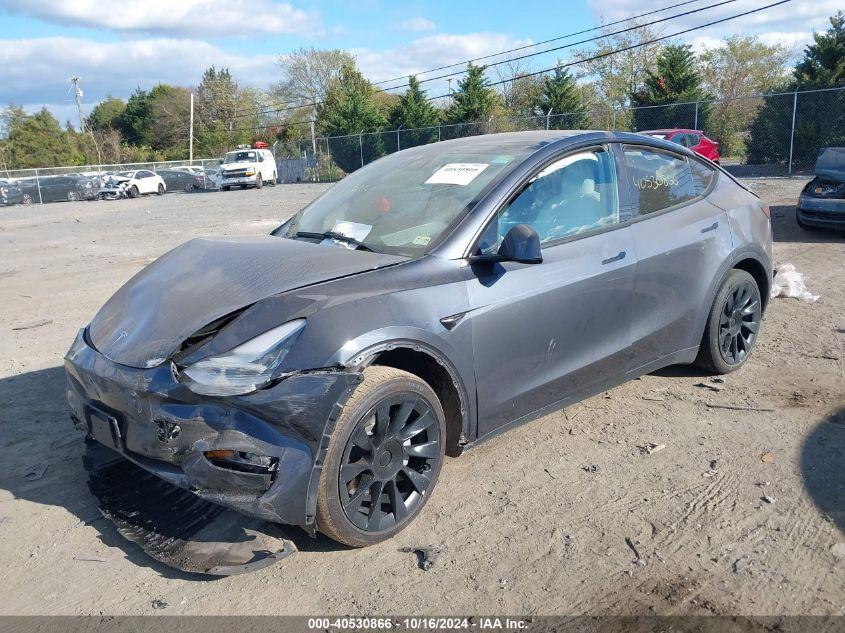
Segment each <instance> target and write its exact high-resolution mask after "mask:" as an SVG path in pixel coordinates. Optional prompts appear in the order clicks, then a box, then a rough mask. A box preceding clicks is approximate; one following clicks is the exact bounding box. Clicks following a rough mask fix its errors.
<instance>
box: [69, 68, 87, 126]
mask: <svg viewBox="0 0 845 633" xmlns="http://www.w3.org/2000/svg"><path fill="white" fill-rule="evenodd" d="M70 83H72V84H73V92H74V94H75V95H76V111H77V112H78V113H79V129H80V131H82V132H84V131H85V120H84V119H83V118H82V88H80V87H79V77H77V76H76V75H74V76H73V77H71V78H70Z"/></svg>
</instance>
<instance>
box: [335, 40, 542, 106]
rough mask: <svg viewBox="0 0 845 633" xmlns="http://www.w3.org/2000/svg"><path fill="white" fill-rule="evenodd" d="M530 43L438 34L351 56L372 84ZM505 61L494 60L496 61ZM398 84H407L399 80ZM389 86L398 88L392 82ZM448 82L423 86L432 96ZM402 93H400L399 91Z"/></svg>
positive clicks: (363, 51)
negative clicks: (386, 48)
mask: <svg viewBox="0 0 845 633" xmlns="http://www.w3.org/2000/svg"><path fill="white" fill-rule="evenodd" d="M530 43H531V40H521V39H514V38H513V37H511V36H510V35H505V34H502V33H467V34H464V35H451V34H446V33H442V34H437V35H429V36H426V37H422V38H419V39H416V40H413V41H412V42H410V43H409V44H407V45H405V46H401V47H397V48H394V49H391V50H386V51H373V50H370V49H365V48H360V49H354V50H353V51H352V53H353V54H354V55H355V57H356V59H357V60H358V66H359V68H361V71H362V72H363V73H364V75H365V76H366V77H368V78H369V79H371V80H372V81H383V80H385V79H393V78H394V77H403V78H404V77H407V76H408V75H413V74H417V73H420V72H421V71H423V70H427V69H429V68H436V67H438V66H445V65H447V64H454V63H456V62H461V61H464V60H468V59H473V58H477V57H482V56H484V55H490V54H493V53H498V52H499V51H503V50H507V49H510V48H515V47H517V46H523V45H526V44H530ZM499 59H502V58H494V59H491V60H490V61H497V60H499ZM462 69H463V67H462V66H457V67H455V68H450V69H448V70H444V71H438V72H436V73H429V74H427V75H424V76H421V77H420V78H421V79H425V78H426V77H433V76H437V75H443V74H447V73H450V72H458V71H460V70H462ZM397 83H405V82H404V81H400V82H397ZM388 85H395V84H393V83H389V84H388ZM445 86H446V82H445V80H443V81H439V82H430V83H424V84H423V88H424V89H426V90H428V91H429V92H430V93H431V94H432V96H435V93H437V92H438V91H443V89H444V87H445ZM400 92H401V91H400Z"/></svg>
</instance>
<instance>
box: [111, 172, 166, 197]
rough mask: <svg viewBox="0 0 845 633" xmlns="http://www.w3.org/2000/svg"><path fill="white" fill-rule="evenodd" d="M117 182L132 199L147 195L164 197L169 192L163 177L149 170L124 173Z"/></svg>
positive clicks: (118, 176) (119, 175)
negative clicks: (152, 194)
mask: <svg viewBox="0 0 845 633" xmlns="http://www.w3.org/2000/svg"><path fill="white" fill-rule="evenodd" d="M124 179H125V180H124ZM115 180H117V181H118V182H120V183H121V184H122V185H123V188H124V190H125V191H126V195H127V196H128V197H130V198H137V197H138V196H142V195H144V194H147V193H154V194H157V195H159V196H163V195H164V192H165V191H167V185H166V184H164V180H163V179H162V177H161V176H159V175H158V174H157V173H155V172H152V171H149V170H147V169H139V170H137V171H122V172H120V173H119V174H118V175H117V178H115Z"/></svg>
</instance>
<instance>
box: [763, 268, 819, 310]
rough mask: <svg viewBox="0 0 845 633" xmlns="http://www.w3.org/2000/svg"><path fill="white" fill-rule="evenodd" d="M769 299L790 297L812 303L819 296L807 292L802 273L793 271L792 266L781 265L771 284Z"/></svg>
mask: <svg viewBox="0 0 845 633" xmlns="http://www.w3.org/2000/svg"><path fill="white" fill-rule="evenodd" d="M771 297H772V298H774V297H790V298H793V299H801V301H807V302H808V303H813V302H814V301H816V300H817V299H818V298H819V295H814V294H813V293H812V292H810V291H809V290H807V284H805V283H804V273H799V272H798V271H797V270H795V266H794V265H793V264H783V265H781V266H778V269H777V274H776V275H775V279H774V281H773V282H772V292H771Z"/></svg>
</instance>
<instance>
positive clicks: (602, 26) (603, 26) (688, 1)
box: [373, 0, 702, 90]
mask: <svg viewBox="0 0 845 633" xmlns="http://www.w3.org/2000/svg"><path fill="white" fill-rule="evenodd" d="M701 1H702V0H686V2H678V3H676V4H670V5H669V6H668V7H663V8H662V9H654V10H653V11H646V12H645V13H640V14H638V15H632V16H630V17H627V18H622V19H621V20H616V21H615V22H606V23H604V24H599V25H598V26H593V27H590V28H589V29H584V30H583V31H575V32H574V33H567V34H566V35H559V36H557V37H552V38H550V39H548V40H543V41H541V42H534V43H533V44H526V45H524V46H517V47H516V48H511V49H508V50H506V51H499V52H498V53H490V54H489V55H482V56H481V57H474V58H473V59H468V60H466V61H463V62H455V63H454V64H447V65H446V66H438V67H437V68H430V69H429V70H423V71H420V72H418V73H414V74H415V75H417V76H419V75H427V74H428V73H433V72H437V71H438V70H446V69H447V68H454V67H455V66H466V65H467V64H470V63H472V62H480V61H482V60H485V59H490V58H491V57H498V56H499V55H507V54H508V53H516V52H517V51H523V50H525V49H526V48H534V47H535V46H543V45H544V44H551V43H552V42H557V41H560V40H565V39H566V38H567V37H575V36H577V35H584V34H585V33H592V32H593V31H597V30H599V29H606V28H607V27H609V26H616V25H617V24H623V23H624V22H630V21H631V20H639V19H640V18H644V17H646V16H649V15H654V14H655V13H663V12H664V11H668V10H669V9H677V8H678V7H683V6H686V5H688V4H693V3H695V2H701ZM506 61H511V60H506ZM403 79H407V77H406V76H402V77H394V78H393V79H384V80H382V81H377V82H375V83H374V84H373V85H374V86H380V85H381V84H387V83H390V82H392V81H401V80H403ZM385 90H390V88H386V89H385Z"/></svg>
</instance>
